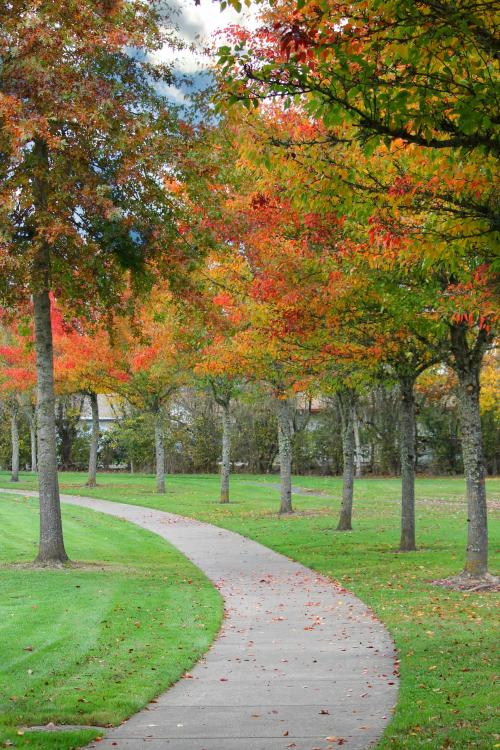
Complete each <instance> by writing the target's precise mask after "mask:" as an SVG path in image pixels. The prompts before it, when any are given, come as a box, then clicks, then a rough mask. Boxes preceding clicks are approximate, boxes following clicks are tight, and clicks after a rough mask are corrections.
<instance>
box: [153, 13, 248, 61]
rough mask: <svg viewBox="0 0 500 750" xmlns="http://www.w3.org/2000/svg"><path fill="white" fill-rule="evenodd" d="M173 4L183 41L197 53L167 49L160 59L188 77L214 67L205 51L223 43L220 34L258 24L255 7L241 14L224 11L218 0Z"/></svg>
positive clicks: (159, 56)
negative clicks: (218, 33) (232, 27)
mask: <svg viewBox="0 0 500 750" xmlns="http://www.w3.org/2000/svg"><path fill="white" fill-rule="evenodd" d="M170 5H171V7H173V8H174V9H175V15H174V16H173V19H174V22H175V23H176V25H178V27H179V35H180V37H181V39H182V40H183V41H184V42H185V43H186V44H187V45H194V46H195V47H196V50H193V49H188V48H186V49H184V50H180V51H172V50H171V49H164V50H163V51H162V52H161V53H159V54H158V55H157V57H158V59H161V60H162V61H164V62H168V63H171V64H172V65H173V66H174V67H175V68H176V70H178V71H179V72H181V73H186V74H188V75H189V74H192V73H199V72H201V71H202V70H206V69H207V68H208V67H209V66H210V58H209V56H208V55H206V54H205V52H204V50H206V49H207V48H208V47H211V46H214V45H215V46H217V45H219V44H222V43H223V40H224V36H223V35H222V36H219V37H217V38H216V33H217V32H222V31H223V30H224V29H225V28H226V27H227V26H231V25H232V24H239V25H241V26H247V27H248V26H252V25H254V24H255V11H254V10H252V8H245V9H244V10H242V11H241V13H238V12H237V11H236V10H234V8H226V9H225V10H223V11H221V10H220V5H219V3H218V2H217V0H215V2H214V1H213V0H200V4H199V5H195V2H194V0H181V1H180V2H175V3H170Z"/></svg>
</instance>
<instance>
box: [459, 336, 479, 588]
mask: <svg viewBox="0 0 500 750" xmlns="http://www.w3.org/2000/svg"><path fill="white" fill-rule="evenodd" d="M480 336H481V334H480ZM451 338H452V351H453V356H454V360H455V371H456V373H457V378H458V416H459V421H460V433H461V443H462V456H463V461H464V473H465V480H466V484H467V524H468V527H467V559H466V563H465V571H464V572H465V574H466V575H469V576H472V577H473V578H479V577H482V576H485V575H486V573H487V572H488V520H487V506H486V485H485V478H486V471H485V466H484V454H483V439H482V430H481V415H480V411H479V392H480V371H481V363H482V359H483V356H484V352H485V350H486V342H484V344H483V345H482V346H481V345H480V343H481V342H480V341H479V342H477V343H476V346H474V347H473V348H472V349H471V348H470V347H469V345H468V342H467V333H466V329H465V327H464V326H463V325H460V326H458V325H457V326H454V327H453V328H452V329H451ZM485 338H486V337H485Z"/></svg>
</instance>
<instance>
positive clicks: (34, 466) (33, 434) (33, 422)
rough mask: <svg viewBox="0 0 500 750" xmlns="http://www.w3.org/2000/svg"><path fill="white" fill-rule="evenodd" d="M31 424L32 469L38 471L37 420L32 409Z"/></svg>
mask: <svg viewBox="0 0 500 750" xmlns="http://www.w3.org/2000/svg"><path fill="white" fill-rule="evenodd" d="M29 425H30V444H31V471H33V472H37V471H38V466H37V460H36V420H35V415H34V414H33V413H32V412H31V410H30V415H29Z"/></svg>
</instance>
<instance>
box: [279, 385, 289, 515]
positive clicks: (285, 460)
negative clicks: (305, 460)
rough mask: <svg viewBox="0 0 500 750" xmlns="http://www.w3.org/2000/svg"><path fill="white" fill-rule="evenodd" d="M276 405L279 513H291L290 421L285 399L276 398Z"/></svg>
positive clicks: (287, 404)
mask: <svg viewBox="0 0 500 750" xmlns="http://www.w3.org/2000/svg"><path fill="white" fill-rule="evenodd" d="M276 402H277V407H278V452H279V459H280V494H281V503H280V510H279V512H280V514H285V513H293V507H292V421H291V419H290V404H289V403H288V400H287V399H281V398H278V399H276Z"/></svg>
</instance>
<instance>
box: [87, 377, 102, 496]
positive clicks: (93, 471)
mask: <svg viewBox="0 0 500 750" xmlns="http://www.w3.org/2000/svg"><path fill="white" fill-rule="evenodd" d="M89 397H90V408H91V410H92V436H91V438H90V453H89V477H88V479H87V484H86V486H87V487H95V486H96V485H97V449H98V447H99V404H98V401H97V393H94V392H93V391H92V392H91V393H90V394H89Z"/></svg>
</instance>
